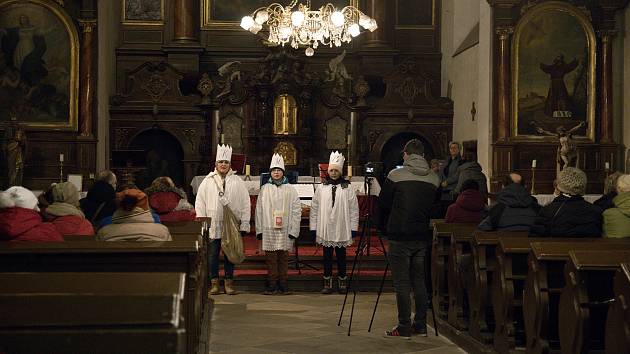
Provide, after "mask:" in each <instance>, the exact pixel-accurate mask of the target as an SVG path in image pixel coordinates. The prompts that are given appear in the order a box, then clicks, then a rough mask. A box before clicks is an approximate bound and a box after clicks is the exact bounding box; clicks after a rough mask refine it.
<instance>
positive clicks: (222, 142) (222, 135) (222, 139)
mask: <svg viewBox="0 0 630 354" xmlns="http://www.w3.org/2000/svg"><path fill="white" fill-rule="evenodd" d="M221 144H225V134H221Z"/></svg>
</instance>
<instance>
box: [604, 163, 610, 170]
mask: <svg viewBox="0 0 630 354" xmlns="http://www.w3.org/2000/svg"><path fill="white" fill-rule="evenodd" d="M604 166H605V167H604V168H605V169H606V170H607V171H608V170H610V162H606V163H605V164H604Z"/></svg>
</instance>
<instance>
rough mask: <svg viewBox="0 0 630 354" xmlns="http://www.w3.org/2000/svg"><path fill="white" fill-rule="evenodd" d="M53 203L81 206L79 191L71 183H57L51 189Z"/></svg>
mask: <svg viewBox="0 0 630 354" xmlns="http://www.w3.org/2000/svg"><path fill="white" fill-rule="evenodd" d="M51 190H52V197H53V203H68V204H71V205H74V206H78V205H79V191H78V190H77V187H76V186H75V185H74V184H72V183H71V182H62V183H55V184H53V185H52V187H51Z"/></svg>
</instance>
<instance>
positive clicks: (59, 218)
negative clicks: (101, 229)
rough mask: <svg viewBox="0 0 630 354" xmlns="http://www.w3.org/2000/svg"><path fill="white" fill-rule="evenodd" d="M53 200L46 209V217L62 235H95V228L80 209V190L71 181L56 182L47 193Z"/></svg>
mask: <svg viewBox="0 0 630 354" xmlns="http://www.w3.org/2000/svg"><path fill="white" fill-rule="evenodd" d="M47 195H49V196H50V198H51V199H52V200H50V202H52V204H50V205H49V206H48V207H47V208H46V210H45V211H44V213H43V214H44V219H45V220H46V221H49V222H51V223H52V224H53V225H55V227H56V228H57V231H59V232H60V233H61V234H62V235H78V236H93V235H94V228H93V227H92V224H91V223H90V222H89V221H88V220H87V219H85V215H84V214H83V212H82V211H81V209H79V190H77V187H75V186H74V184H72V183H70V182H62V183H55V184H53V185H52V186H51V187H50V192H49V193H47Z"/></svg>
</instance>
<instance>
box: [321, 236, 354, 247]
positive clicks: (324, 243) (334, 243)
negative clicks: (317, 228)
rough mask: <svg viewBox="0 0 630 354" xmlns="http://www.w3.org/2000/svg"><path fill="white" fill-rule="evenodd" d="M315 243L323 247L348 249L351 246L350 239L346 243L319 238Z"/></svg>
mask: <svg viewBox="0 0 630 354" xmlns="http://www.w3.org/2000/svg"><path fill="white" fill-rule="evenodd" d="M317 243H318V244H320V245H322V246H324V247H349V246H352V243H353V241H352V239H350V240H348V241H339V242H337V241H327V240H324V239H321V238H319V237H318V238H317Z"/></svg>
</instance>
